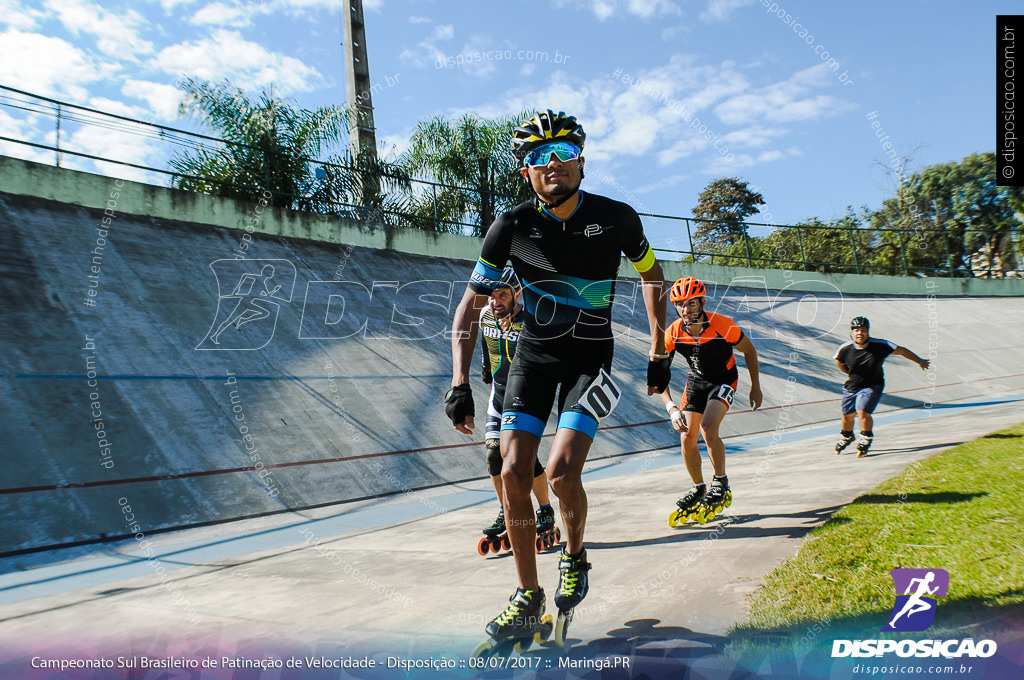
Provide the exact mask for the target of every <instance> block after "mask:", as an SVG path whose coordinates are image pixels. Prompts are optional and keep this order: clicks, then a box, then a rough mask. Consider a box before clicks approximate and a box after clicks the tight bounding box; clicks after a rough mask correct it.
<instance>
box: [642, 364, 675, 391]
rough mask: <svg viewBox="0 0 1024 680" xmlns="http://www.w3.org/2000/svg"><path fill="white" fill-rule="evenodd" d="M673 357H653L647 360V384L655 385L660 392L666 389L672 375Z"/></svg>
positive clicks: (649, 385)
mask: <svg viewBox="0 0 1024 680" xmlns="http://www.w3.org/2000/svg"><path fill="white" fill-rule="evenodd" d="M671 365H672V357H671V356H668V357H665V358H664V359H651V360H650V361H648V362H647V386H648V387H653V388H654V389H655V391H657V393H658V394H661V393H662V392H664V391H665V388H666V387H668V381H669V379H670V378H671V377H672V369H671V368H670V366H671Z"/></svg>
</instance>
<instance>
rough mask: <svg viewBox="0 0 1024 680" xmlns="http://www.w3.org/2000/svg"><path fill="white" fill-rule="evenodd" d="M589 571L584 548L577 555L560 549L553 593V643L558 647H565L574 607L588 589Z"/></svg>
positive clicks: (585, 594)
mask: <svg viewBox="0 0 1024 680" xmlns="http://www.w3.org/2000/svg"><path fill="white" fill-rule="evenodd" d="M589 571H590V562H587V550H586V548H584V549H583V550H581V551H580V552H579V554H578V555H570V554H568V553H567V552H565V548H562V554H561V555H560V556H559V558H558V592H557V593H555V606H557V607H558V617H557V618H556V619H555V637H554V641H555V644H556V645H558V646H559V647H564V646H565V639H566V635H568V633H569V624H570V623H572V616H573V613H574V612H575V611H576V605H578V604H579V603H580V602H582V601H583V598H584V597H586V596H587V591H588V590H589V589H590V582H589V579H588V577H587V572H589Z"/></svg>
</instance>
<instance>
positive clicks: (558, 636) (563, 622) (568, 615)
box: [554, 609, 575, 647]
mask: <svg viewBox="0 0 1024 680" xmlns="http://www.w3.org/2000/svg"><path fill="white" fill-rule="evenodd" d="M574 610H575V609H570V610H569V611H567V612H558V618H557V619H555V637H554V641H555V644H556V645H558V646H559V647H565V636H566V634H567V633H568V632H569V624H570V623H572V615H573V612H574Z"/></svg>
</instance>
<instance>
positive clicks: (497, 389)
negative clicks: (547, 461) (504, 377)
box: [484, 380, 544, 477]
mask: <svg viewBox="0 0 1024 680" xmlns="http://www.w3.org/2000/svg"><path fill="white" fill-rule="evenodd" d="M504 398H505V385H503V384H502V383H500V382H498V381H497V380H495V381H494V382H492V383H491V395H490V398H489V399H488V401H487V420H486V422H485V424H484V439H499V438H500V437H501V413H499V412H498V409H500V408H501V403H502V399H504ZM542 474H544V465H543V464H542V463H541V462H540V458H539V457H538V458H537V459H536V460H534V461H533V476H534V477H540V476H541V475H542Z"/></svg>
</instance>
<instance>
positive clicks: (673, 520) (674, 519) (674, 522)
mask: <svg viewBox="0 0 1024 680" xmlns="http://www.w3.org/2000/svg"><path fill="white" fill-rule="evenodd" d="M681 519H682V518H681V517H680V516H679V511H678V510H676V511H675V512H673V513H672V514H671V515H669V516H668V525H669V526H670V527H677V526H679V522H680V520H681Z"/></svg>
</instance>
